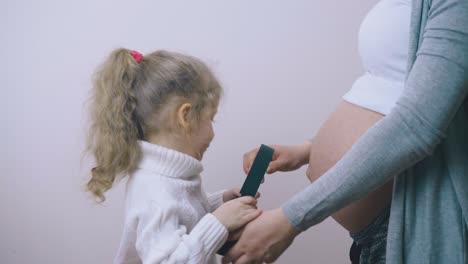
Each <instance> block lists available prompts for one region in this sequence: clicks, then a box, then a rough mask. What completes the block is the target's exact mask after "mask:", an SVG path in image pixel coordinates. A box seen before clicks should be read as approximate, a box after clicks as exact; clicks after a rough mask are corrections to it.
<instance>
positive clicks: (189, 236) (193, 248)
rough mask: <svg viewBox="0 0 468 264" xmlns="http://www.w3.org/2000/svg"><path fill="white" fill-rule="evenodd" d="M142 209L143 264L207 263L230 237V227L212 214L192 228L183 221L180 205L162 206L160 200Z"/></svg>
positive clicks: (139, 230) (140, 250)
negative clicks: (178, 207) (179, 210)
mask: <svg viewBox="0 0 468 264" xmlns="http://www.w3.org/2000/svg"><path fill="white" fill-rule="evenodd" d="M150 207H151V208H149V210H147V211H145V212H142V213H140V217H139V219H138V224H137V228H136V250H137V252H138V255H139V256H140V258H141V260H142V263H143V264H154V263H158V264H159V263H165V264H172V263H187V264H190V263H193V264H198V263H207V262H208V260H209V259H210V258H211V257H212V256H213V255H214V253H215V252H216V251H217V250H218V249H219V248H220V247H221V246H222V245H223V244H224V242H225V241H226V239H227V236H228V231H227V229H226V228H225V227H224V226H223V225H222V224H221V223H220V222H219V221H218V220H217V219H216V217H214V216H213V215H212V214H206V215H205V216H204V217H203V218H202V219H201V220H200V221H199V222H198V223H197V224H196V225H195V227H194V228H193V229H192V230H191V231H190V233H188V232H187V228H186V227H185V226H183V225H181V224H180V223H179V218H178V215H180V213H181V212H176V211H175V210H176V209H173V208H169V209H167V208H165V209H161V207H160V206H157V205H156V203H155V204H154V205H152V206H150Z"/></svg>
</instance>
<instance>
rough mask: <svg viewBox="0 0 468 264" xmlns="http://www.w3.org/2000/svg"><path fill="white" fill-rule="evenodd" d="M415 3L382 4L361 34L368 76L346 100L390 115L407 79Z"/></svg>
mask: <svg viewBox="0 0 468 264" xmlns="http://www.w3.org/2000/svg"><path fill="white" fill-rule="evenodd" d="M410 16H411V0H381V1H380V2H378V3H377V4H376V5H375V6H374V7H373V8H372V9H371V11H369V13H368V14H367V16H366V17H365V19H364V21H363V22H362V24H361V27H360V30H359V53H360V56H361V60H362V63H363V65H364V69H365V71H366V72H365V74H364V75H362V76H361V77H360V78H358V79H357V80H356V81H355V82H354V84H353V86H352V88H351V90H350V91H348V92H347V93H346V94H345V95H344V96H343V99H344V100H346V101H348V102H350V103H352V104H355V105H358V106H361V107H363V108H367V109H370V110H373V111H376V112H379V113H381V114H384V115H386V114H388V113H389V112H390V110H391V109H392V107H393V106H394V105H395V102H396V101H397V99H398V98H399V97H400V95H401V92H402V91H403V88H404V83H405V79H406V65H407V58H408V45H409V27H410Z"/></svg>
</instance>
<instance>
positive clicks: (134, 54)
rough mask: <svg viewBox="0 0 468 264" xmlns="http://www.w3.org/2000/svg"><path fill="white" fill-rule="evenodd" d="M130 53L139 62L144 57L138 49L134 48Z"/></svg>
mask: <svg viewBox="0 0 468 264" xmlns="http://www.w3.org/2000/svg"><path fill="white" fill-rule="evenodd" d="M130 54H131V55H132V57H133V58H134V59H135V61H136V63H139V62H140V61H141V60H142V59H143V55H142V54H141V53H140V52H138V51H136V50H132V52H131V53H130Z"/></svg>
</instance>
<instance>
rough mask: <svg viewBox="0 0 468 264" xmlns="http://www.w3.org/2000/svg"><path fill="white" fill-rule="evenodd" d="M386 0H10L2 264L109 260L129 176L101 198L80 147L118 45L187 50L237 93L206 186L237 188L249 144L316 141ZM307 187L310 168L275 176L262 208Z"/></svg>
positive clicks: (0, 14)
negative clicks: (101, 67)
mask: <svg viewBox="0 0 468 264" xmlns="http://www.w3.org/2000/svg"><path fill="white" fill-rule="evenodd" d="M375 2H376V0H360V1H338V0H322V1H318V0H314V1H311V0H300V1H299V0H297V1H295V0H292V1H279V0H276V1H275V0H258V1H252V0H250V1H248V0H236V1H215V0H211V1H204V0H200V1H188V0H187V1H178V0H171V1H169V0H167V1H142V0H138V1H116V0H112V1H111V0H102V1H96V0H81V1H59V0H57V1H53V0H44V1H32V0H30V1H21V0H6V1H5V0H2V2H1V4H2V7H1V8H0V22H1V23H0V29H1V35H0V43H1V49H0V55H1V58H2V63H1V66H0V67H1V68H0V70H1V71H0V78H1V79H0V81H1V83H3V86H2V91H3V92H2V98H3V99H2V104H1V106H0V107H1V113H2V115H1V120H0V121H1V124H2V129H1V137H0V140H1V146H2V148H1V152H0V153H1V164H0V165H1V172H2V175H1V176H0V188H1V190H0V212H1V215H0V234H1V235H0V262H1V263H5V264H10V263H15V264H16V263H18V264H19V263H47V264H55V263H57V264H58V263H60V264H62V263H69V264H71V263H91V264H93V263H111V261H112V259H113V256H114V254H115V252H116V249H117V246H118V243H119V239H120V235H121V229H122V221H123V199H124V184H123V183H121V184H119V185H118V186H117V187H116V188H115V189H113V190H112V191H110V192H109V193H108V195H107V201H106V202H105V203H104V204H102V205H96V204H95V203H94V202H93V201H92V199H90V197H89V195H88V194H86V193H84V192H83V185H84V183H85V182H86V177H87V172H88V171H89V169H90V168H91V166H92V163H91V159H90V158H84V159H83V158H82V157H83V149H84V135H85V133H86V130H85V129H86V119H87V115H86V100H87V98H88V96H89V91H90V88H91V86H90V79H91V74H92V72H93V71H94V69H95V68H96V66H97V65H98V64H99V63H100V62H102V60H103V59H104V58H105V57H106V56H107V54H108V53H109V52H110V51H111V50H112V49H114V48H117V47H121V46H122V47H127V48H130V49H136V50H139V51H140V52H142V53H147V52H151V51H154V50H156V49H168V50H172V51H179V52H184V53H188V54H191V55H194V56H197V57H200V58H201V59H203V60H205V61H206V62H207V63H208V64H209V65H210V66H211V67H212V68H213V70H214V71H215V72H216V74H217V75H218V77H219V78H220V80H221V81H222V83H223V85H224V88H225V96H224V98H223V100H222V103H221V106H220V109H219V114H218V116H217V117H216V120H217V121H216V123H215V132H216V138H215V140H214V141H213V142H212V144H211V148H210V149H209V150H208V152H207V153H206V155H205V159H204V161H203V163H204V167H205V171H204V173H203V177H204V185H205V189H206V190H208V191H214V190H217V189H221V188H231V187H239V186H240V185H241V184H242V182H243V178H244V174H243V172H242V155H243V153H244V152H246V151H248V150H250V149H251V148H253V147H256V146H259V145H260V144H261V143H281V144H295V143H301V142H303V141H304V140H306V139H307V138H311V137H313V135H314V133H315V132H316V131H317V129H318V128H319V127H320V124H321V123H322V122H323V121H324V120H325V118H326V117H327V115H328V114H329V113H330V112H331V111H332V110H333V109H334V108H335V107H336V105H337V104H338V102H339V101H340V100H341V96H342V95H343V94H344V93H345V92H346V91H347V90H348V89H349V88H350V87H351V84H352V82H353V80H354V79H355V78H357V77H358V76H359V75H360V74H361V73H362V71H363V69H362V67H361V64H360V61H359V55H358V51H357V37H358V30H359V24H360V22H361V21H362V19H363V18H364V16H365V14H366V12H367V11H368V10H369V9H370V8H371V6H372V5H373V4H374V3H375ZM343 133H346V131H343ZM307 184H308V181H307V179H306V177H305V167H304V168H302V169H300V170H299V171H297V172H292V173H278V174H275V175H272V176H269V177H268V178H267V180H266V183H265V184H264V185H263V186H262V187H261V193H262V198H261V201H260V206H261V207H263V208H265V209H269V208H275V207H278V206H280V205H281V204H282V203H283V202H284V201H286V200H287V199H288V197H290V196H292V195H293V194H294V193H296V192H298V191H300V190H301V189H302V188H304V187H305V186H306V185H307ZM350 243H351V240H350V239H349V238H348V234H347V232H345V230H344V229H342V228H341V227H340V226H338V224H336V223H335V222H334V221H333V220H331V219H329V220H326V221H325V222H324V223H322V224H320V225H318V226H316V227H313V228H311V229H310V230H308V231H307V232H306V233H304V234H302V235H301V236H299V237H298V238H297V239H296V241H295V243H294V244H293V245H292V246H291V247H290V249H289V250H288V251H287V252H286V253H285V254H284V255H283V256H282V257H281V258H280V259H279V260H278V262H277V263H348V257H347V255H348V249H349V246H350Z"/></svg>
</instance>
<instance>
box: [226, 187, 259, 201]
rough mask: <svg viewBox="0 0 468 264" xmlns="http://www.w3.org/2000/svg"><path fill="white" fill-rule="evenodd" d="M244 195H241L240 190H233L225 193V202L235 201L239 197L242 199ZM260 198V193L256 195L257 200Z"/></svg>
mask: <svg viewBox="0 0 468 264" xmlns="http://www.w3.org/2000/svg"><path fill="white" fill-rule="evenodd" d="M241 196H242V194H241V193H240V189H239V188H233V189H230V190H227V191H225V192H224V193H223V202H229V201H231V200H234V199H237V198H239V197H241ZM258 198H260V193H257V194H256V195H255V199H258Z"/></svg>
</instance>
